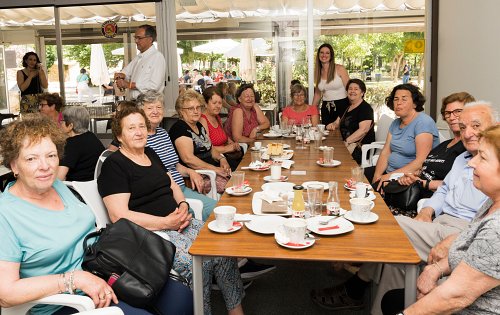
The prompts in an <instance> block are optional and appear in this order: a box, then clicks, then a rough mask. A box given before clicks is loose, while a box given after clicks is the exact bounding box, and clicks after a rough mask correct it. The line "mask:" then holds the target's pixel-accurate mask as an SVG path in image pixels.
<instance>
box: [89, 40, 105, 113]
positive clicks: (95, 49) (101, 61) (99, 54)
mask: <svg viewBox="0 0 500 315" xmlns="http://www.w3.org/2000/svg"><path fill="white" fill-rule="evenodd" d="M90 78H91V79H92V83H93V84H94V85H97V86H99V100H100V103H101V104H102V85H103V84H106V85H107V84H108V83H109V70H108V66H107V65H106V58H105V57H104V50H103V49H102V45H101V44H92V45H91V47H90Z"/></svg>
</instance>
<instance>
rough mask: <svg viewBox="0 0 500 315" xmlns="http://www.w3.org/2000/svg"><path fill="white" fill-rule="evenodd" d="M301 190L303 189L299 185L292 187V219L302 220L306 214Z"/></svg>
mask: <svg viewBox="0 0 500 315" xmlns="http://www.w3.org/2000/svg"><path fill="white" fill-rule="evenodd" d="M303 190H304V187H303V186H301V185H295V186H293V202H292V216H293V217H294V218H304V215H305V212H306V204H305V202H304V196H303Z"/></svg>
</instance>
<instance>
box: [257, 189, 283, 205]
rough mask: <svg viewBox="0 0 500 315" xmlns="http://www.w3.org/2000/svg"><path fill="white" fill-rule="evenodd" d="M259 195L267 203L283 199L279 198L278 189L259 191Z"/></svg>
mask: <svg viewBox="0 0 500 315" xmlns="http://www.w3.org/2000/svg"><path fill="white" fill-rule="evenodd" d="M259 197H260V199H262V200H264V201H266V202H267V203H273V202H274V201H283V198H281V195H280V192H279V191H269V190H267V191H263V192H261V193H260V195H259Z"/></svg>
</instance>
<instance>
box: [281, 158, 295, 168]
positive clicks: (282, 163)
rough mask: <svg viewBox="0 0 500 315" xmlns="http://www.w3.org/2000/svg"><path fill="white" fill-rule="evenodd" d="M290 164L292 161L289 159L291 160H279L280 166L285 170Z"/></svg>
mask: <svg viewBox="0 0 500 315" xmlns="http://www.w3.org/2000/svg"><path fill="white" fill-rule="evenodd" d="M292 164H293V161H291V160H283V161H281V167H282V168H286V169H287V170H289V169H290V167H292Z"/></svg>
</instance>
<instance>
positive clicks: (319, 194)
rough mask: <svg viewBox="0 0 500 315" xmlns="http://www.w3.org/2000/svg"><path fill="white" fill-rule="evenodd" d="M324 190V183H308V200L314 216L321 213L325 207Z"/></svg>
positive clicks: (310, 210)
mask: <svg viewBox="0 0 500 315" xmlns="http://www.w3.org/2000/svg"><path fill="white" fill-rule="evenodd" d="M323 190H324V187H323V185H318V184H311V185H307V202H308V205H309V213H310V215H311V216H312V217H314V216H320V215H321V210H322V208H323Z"/></svg>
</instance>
